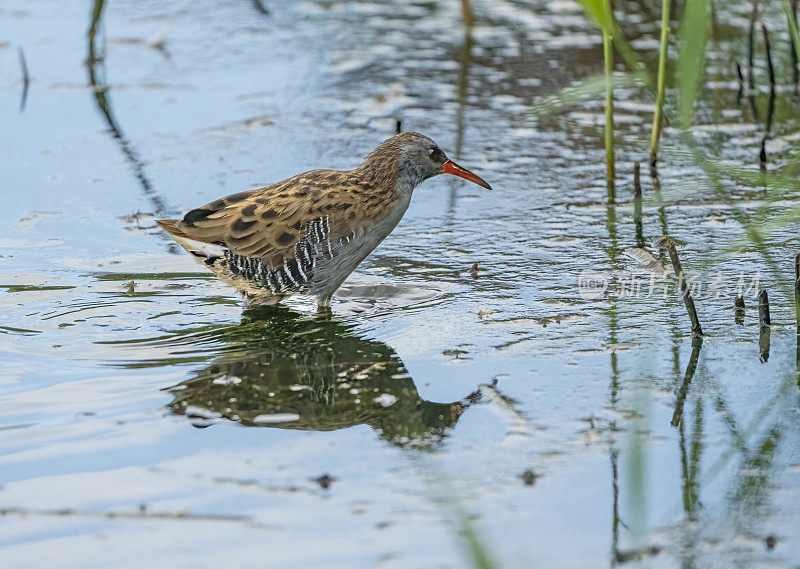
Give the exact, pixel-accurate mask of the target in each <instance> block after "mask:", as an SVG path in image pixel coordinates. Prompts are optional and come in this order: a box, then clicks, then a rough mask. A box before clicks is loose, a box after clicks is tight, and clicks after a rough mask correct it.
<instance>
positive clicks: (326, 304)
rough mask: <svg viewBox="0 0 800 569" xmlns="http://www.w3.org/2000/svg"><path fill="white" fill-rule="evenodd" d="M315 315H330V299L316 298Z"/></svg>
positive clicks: (326, 297) (324, 297) (325, 297)
mask: <svg viewBox="0 0 800 569" xmlns="http://www.w3.org/2000/svg"><path fill="white" fill-rule="evenodd" d="M317 313H319V314H324V315H328V314H330V313H331V297H330V296H320V297H318V298H317Z"/></svg>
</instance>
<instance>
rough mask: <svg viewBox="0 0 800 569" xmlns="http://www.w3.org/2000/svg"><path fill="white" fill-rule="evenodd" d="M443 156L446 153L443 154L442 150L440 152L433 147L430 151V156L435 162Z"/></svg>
mask: <svg viewBox="0 0 800 569" xmlns="http://www.w3.org/2000/svg"><path fill="white" fill-rule="evenodd" d="M443 155H444V152H442V151H441V150H439V149H438V148H436V147H433V148H431V149H430V150H428V156H430V157H431V159H433V160H439V159H440V158H441V157H442V156H443Z"/></svg>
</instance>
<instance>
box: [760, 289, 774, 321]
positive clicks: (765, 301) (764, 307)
mask: <svg viewBox="0 0 800 569" xmlns="http://www.w3.org/2000/svg"><path fill="white" fill-rule="evenodd" d="M758 323H759V325H760V326H762V327H763V326H769V325H770V324H771V323H772V321H771V320H770V317H769V296H768V295H767V291H766V290H762V291H761V292H759V293H758Z"/></svg>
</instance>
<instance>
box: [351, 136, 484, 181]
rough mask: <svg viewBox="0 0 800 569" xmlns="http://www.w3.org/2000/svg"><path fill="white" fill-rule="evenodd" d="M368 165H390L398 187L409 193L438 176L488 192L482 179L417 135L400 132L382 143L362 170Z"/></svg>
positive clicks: (432, 143)
mask: <svg viewBox="0 0 800 569" xmlns="http://www.w3.org/2000/svg"><path fill="white" fill-rule="evenodd" d="M370 164H372V165H373V166H374V167H375V168H385V167H387V166H389V165H391V168H392V169H393V170H394V172H395V174H394V175H395V177H396V179H397V183H398V185H399V186H400V187H404V188H408V189H409V190H411V189H414V188H415V187H416V186H417V185H419V184H420V183H422V182H424V181H425V180H427V179H428V178H432V177H433V176H438V175H439V174H452V175H453V176H459V177H460V178H464V179H465V180H469V181H470V182H474V183H475V184H478V185H479V186H483V187H484V188H486V189H487V190H491V189H492V187H491V186H490V185H489V184H488V183H487V182H486V181H485V180H484V179H483V178H481V177H480V176H478V175H477V174H474V173H473V172H470V171H469V170H467V169H466V168H462V167H461V166H459V165H458V164H456V163H455V162H453V161H452V160H450V159H449V158H448V157H447V155H445V153H444V152H443V151H442V149H441V148H439V145H438V144H436V143H435V142H434V141H433V140H431V139H430V138H428V137H427V136H425V135H423V134H420V133H418V132H403V133H400V134H398V135H395V136H393V137H391V138H389V139H387V140H385V141H384V142H382V143H381V145H380V146H378V148H376V149H375V150H374V151H373V152H372V153H371V154H370V155H369V156H367V158H366V160H365V162H364V166H369V165H370Z"/></svg>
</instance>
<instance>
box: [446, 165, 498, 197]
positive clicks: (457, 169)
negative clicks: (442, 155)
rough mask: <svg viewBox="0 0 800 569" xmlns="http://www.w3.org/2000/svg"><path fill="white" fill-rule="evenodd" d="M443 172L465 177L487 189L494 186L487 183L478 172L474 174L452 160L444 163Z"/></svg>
mask: <svg viewBox="0 0 800 569" xmlns="http://www.w3.org/2000/svg"><path fill="white" fill-rule="evenodd" d="M442 174H452V175H453V176H458V177H459V178H464V179H465V180H469V181H470V182H473V183H475V184H478V185H479V186H483V187H484V188H486V189H487V190H491V189H492V186H490V185H489V184H488V183H486V180H484V179H483V178H481V177H480V176H478V175H477V174H473V173H472V172H470V171H469V170H467V169H466V168H462V167H461V166H459V165H458V164H456V163H455V162H453V161H452V160H448V161H447V162H445V163H444V164H442Z"/></svg>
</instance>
